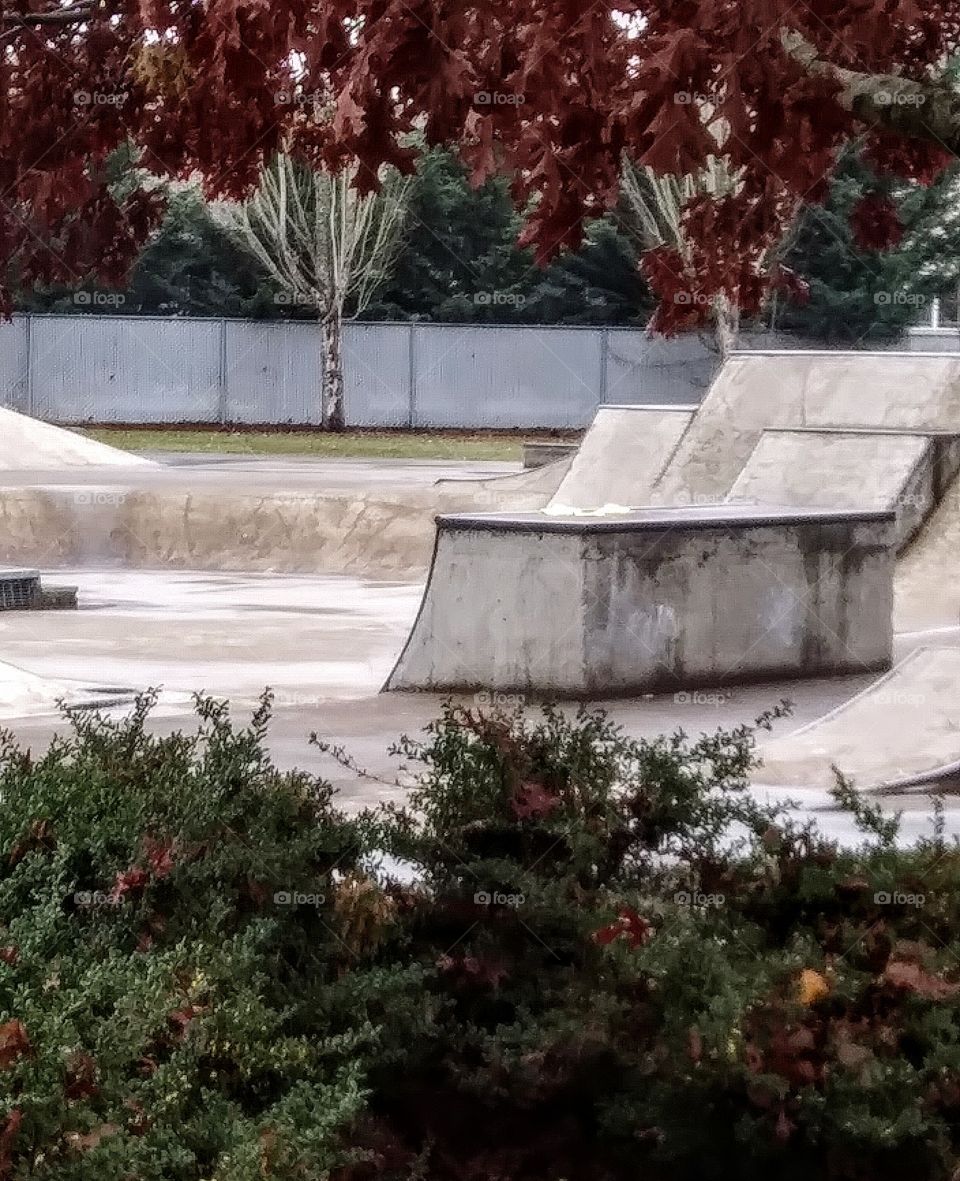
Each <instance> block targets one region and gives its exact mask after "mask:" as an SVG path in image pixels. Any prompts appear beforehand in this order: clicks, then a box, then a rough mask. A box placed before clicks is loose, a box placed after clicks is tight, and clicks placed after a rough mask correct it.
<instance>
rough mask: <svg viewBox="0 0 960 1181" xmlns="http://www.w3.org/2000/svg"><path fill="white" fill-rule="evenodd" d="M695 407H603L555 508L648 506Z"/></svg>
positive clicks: (554, 499) (560, 489)
mask: <svg viewBox="0 0 960 1181" xmlns="http://www.w3.org/2000/svg"><path fill="white" fill-rule="evenodd" d="M695 410H696V407H695V406H601V407H600V409H599V410H598V411H597V416H596V418H595V419H594V420H593V425H592V426H591V427H590V429H589V430H588V431H587V433H586V435H585V437H584V440H583V442H582V443H581V444H580V449H579V451H578V452H577V454H576V455H575V456H574V458H573V462H572V463H571V464H570V468H569V471H568V472H567V473H566V475H565V476H564V477H563V480H562V482H561V483H560V485H559V487H558V488H557V490H556V492H555V493H554V495H553V497H552V498H551V501H550V504H551V505H564V506H569V507H570V508H576V509H592V508H599V507H600V506H601V505H604V504H620V505H625V506H627V507H629V508H637V507H639V506H640V505H644V504H648V503H649V501H650V495H651V492H652V490H653V486H654V484H655V483H656V481H657V477H658V476H659V475H660V473H661V472H662V471H663V469H664V467H665V466H666V465H667V463H668V462H669V460H670V457H671V456H672V455H673V452H674V450H675V448H676V446H677V444H678V443H679V442H680V439H681V438H682V437H683V433H684V431H685V430H686V429H687V427H688V426H689V424H690V420H691V419H692V418H693V414H694V411H695Z"/></svg>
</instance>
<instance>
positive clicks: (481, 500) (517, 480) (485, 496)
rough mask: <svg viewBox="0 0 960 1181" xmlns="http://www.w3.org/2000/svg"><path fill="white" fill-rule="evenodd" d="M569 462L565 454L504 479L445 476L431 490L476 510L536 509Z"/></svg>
mask: <svg viewBox="0 0 960 1181" xmlns="http://www.w3.org/2000/svg"><path fill="white" fill-rule="evenodd" d="M573 459H574V457H573V456H572V455H567V456H565V457H564V458H563V459H555V460H553V462H552V463H545V464H543V465H542V466H541V467H535V468H529V469H527V470H524V471H522V472H509V473H508V474H507V475H505V476H489V477H488V478H486V479H484V480H470V479H464V480H458V479H455V478H452V477H445V478H444V479H441V480H437V482H436V485H435V487H436V488H437V489H438V491H440V492H449V493H453V494H455V495H457V496H463V497H465V498H466V497H469V498H470V500H471V501H472V503H473V504H475V505H476V507H477V508H480V509H482V508H489V509H490V510H491V511H496V510H497V509H515V510H517V511H521V510H524V509H531V510H535V509H540V508H543V507H544V506H545V505H547V504H548V503H549V501H550V498H551V497H552V496H553V495H554V494H555V493H556V491H557V489H558V488H559V487H560V484H561V482H562V481H563V478H564V476H565V475H566V474H567V472H568V471H569V470H570V465H571V464H572V463H573Z"/></svg>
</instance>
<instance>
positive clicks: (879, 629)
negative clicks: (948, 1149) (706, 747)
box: [0, 352, 960, 830]
mask: <svg viewBox="0 0 960 1181" xmlns="http://www.w3.org/2000/svg"><path fill="white" fill-rule="evenodd" d="M3 413H4V420H3V422H2V423H0V426H2V429H3V438H4V440H5V442H6V441H8V440H9V441H10V445H9V446H7V447H6V448H5V452H4V456H3V470H2V472H0V513H2V516H3V522H4V529H3V531H2V534H0V536H2V538H3V540H2V542H0V562H2V563H3V564H4V565H5V566H15V567H17V568H32V569H37V570H39V571H41V572H42V573H43V576H44V578H50V579H53V580H54V581H56V582H58V583H70V584H72V585H76V586H77V587H78V592H79V609H78V610H77V611H75V612H70V611H67V612H9V613H0V631H2V636H3V651H2V658H3V662H4V669H5V670H7V671H5V673H4V680H3V693H2V694H0V713H2V719H3V724H4V725H5V726H8V727H10V728H11V729H12V730H13V731H14V732H15V733H17V734H18V735H22V736H24V737H26V738H28V739H30V740H31V741H34V742H37V743H42V742H45V741H46V740H47V739H48V737H49V735H50V734H51V733H52V732H53V731H54V730H55V729H56V726H57V715H56V701H57V700H59V699H65V700H66V701H67V702H68V703H69V702H71V701H72V702H74V703H76V704H91V703H93V704H99V705H101V706H107V707H110V708H123V705H124V702H126V701H129V700H130V698H131V696H132V694H133V693H135V692H136V691H139V690H143V689H145V688H147V687H148V686H158V687H161V690H162V692H161V697H160V703H159V707H158V711H157V715H156V724H157V725H159V726H161V727H170V728H176V727H177V725H178V724H181V723H182V721H183V719H184V718H185V717H186V715H187V714H188V713H189V710H190V708H191V706H190V701H191V694H192V693H193V692H195V691H201V690H203V691H207V692H210V693H213V694H214V695H216V696H223V697H229V698H230V699H231V701H232V703H233V704H234V706H235V707H236V708H237V709H238V710H243V709H246V708H248V707H250V706H251V705H252V703H253V702H255V700H256V697H257V694H258V693H259V691H260V690H261V689H262V688H263V686H265V685H270V686H272V687H273V689H274V691H275V693H276V707H277V724H276V727H275V734H274V739H273V741H274V743H275V745H276V750H277V754H278V757H279V758H280V759H281V760H282V761H285V762H288V763H291V764H292V763H294V762H296V763H299V764H303V763H304V762H309V760H310V759H313V758H317V759H318V760H319V756H316V755H315V754H314V753H313V752H312V750H311V748H309V747H308V746H307V745H306V738H307V736H308V735H309V733H310V732H311V731H317V732H319V733H321V734H322V735H323V736H324V737H327V738H329V739H330V740H331V741H334V742H337V743H343V744H344V745H345V746H347V747H349V748H350V749H351V751H352V752H353V753H355V755H356V757H357V759H358V761H359V762H360V763H361V764H362V765H363V766H365V767H367V768H369V769H370V770H371V771H372V772H373V773H374V774H379V773H381V772H383V771H385V770H386V768H387V767H388V765H389V764H388V760H387V759H386V757H385V751H386V749H387V747H388V746H389V745H390V743H391V742H393V741H394V740H395V738H396V737H397V736H398V735H399V734H400V733H402V732H415V731H416V730H418V729H419V728H420V727H421V726H422V725H424V724H426V723H427V722H428V721H429V720H430V719H431V718H432V717H434V716H435V715H436V712H437V707H438V703H439V701H440V699H441V698H442V696H444V695H446V694H448V693H453V694H458V695H460V696H462V697H463V698H464V699H465V700H466V701H467V702H468V703H469V702H479V703H481V704H482V703H484V702H489V703H492V704H497V703H500V704H506V705H507V706H510V705H511V704H512V703H513V702H515V701H516V700H518V699H521V698H522V699H525V700H527V701H528V702H530V703H532V702H533V701H534V700H536V699H537V698H538V697H543V696H551V695H556V696H559V697H561V698H563V699H566V700H569V701H570V703H571V707H573V705H574V704H575V703H576V701H578V700H586V701H589V702H590V703H596V704H602V705H604V706H605V707H606V708H609V711H610V713H611V715H612V716H613V717H614V718H615V720H617V721H619V722H620V723H621V724H622V725H623V726H624V727H625V728H626V729H627V730H628V731H630V732H631V733H635V734H638V735H653V734H658V733H662V732H665V731H667V732H669V731H672V730H674V729H676V728H677V727H678V726H681V727H683V728H684V729H685V730H687V731H688V732H693V733H697V732H700V731H701V730H707V731H709V730H713V729H716V728H717V727H718V726H729V725H733V724H739V723H741V722H749V721H750V720H751V719H752V718H753V717H754V716H756V715H757V714H758V713H759V712H761V711H762V710H764V709H766V708H768V707H769V706H771V705H772V704H774V703H775V702H776V701H777V700H779V699H781V698H789V699H790V700H791V701H793V702H794V713H793V715H792V717H791V718H789V719H786V720H784V721H782V722H780V723H778V724H777V727H776V729H775V731H774V732H773V734H772V735H771V736H770V738H769V740H768V741H767V742H766V744H765V746H764V748H763V751H762V754H763V757H764V767H763V769H762V770H761V771H760V772H758V775H757V789H758V790H769V791H774V792H781V791H782V792H787V793H793V794H794V795H795V794H796V793H797V792H802V793H803V795H804V799H805V800H807V801H809V806H811V807H816V806H819V805H820V804H822V803H823V801H824V800H825V799H826V793H827V789H828V788H829V785H830V783H831V781H832V771H831V766H832V764H834V763H836V764H837V765H839V766H840V768H841V770H843V772H844V773H845V774H848V775H849V776H850V777H851V778H853V779H854V780H855V781H856V782H857V784H858V785H859V786H860V787H862V788H864V789H865V790H880V791H881V792H882V793H883V794H882V796H881V798H883V799H885V800H886V799H889V800H891V801H893V803H895V804H896V806H898V807H900V806H903V807H906V808H907V809H908V820H910V821H911V823H912V822H913V819H912V818H915V823H916V825H917V826H918V830H919V829H920V828H922V826H923V824H924V823H925V822H926V812H927V807H928V805H927V795H926V793H927V792H928V791H929V790H932V788H931V784H933V785H940V786H942V787H944V788H946V789H949V788H951V787H952V785H953V784H954V782H955V780H956V778H957V774H958V770H960V708H958V707H957V706H956V705H955V702H954V692H953V686H954V685H955V683H956V675H955V674H956V672H958V671H960V668H958V665H960V645H958V638H960V586H958V585H957V580H956V578H955V577H954V575H953V569H954V567H955V564H956V557H955V554H956V552H957V546H956V542H957V541H958V539H960V538H958V535H960V522H958V518H960V495H958V474H957V473H958V468H960V448H958V438H960V356H957V355H946V354H945V355H939V354H922V355H918V354H895V353H889V352H887V353H883V354H871V353H851V354H842V353H811V352H806V353H783V352H780V353H752V354H738V355H734V356H733V357H732V358H731V359H730V360H729V361H728V362H727V364H726V366H725V367H724V369H723V370H722V371H721V372H720V373H719V375H718V377H717V378H716V380H715V381H714V383H713V385H712V387H711V388H710V390H709V391H708V393H707V395H706V397H705V398H704V400H703V402H702V403H701V404H700V405H699V406H677V407H661V406H649V405H644V404H637V405H631V406H604V407H602V408H601V409H600V411H599V412H598V414H597V417H596V419H595V422H594V424H593V426H592V427H591V428H590V429H588V431H587V432H586V434H585V436H584V438H583V442H582V444H581V446H580V448H579V450H578V452H577V453H576V454H575V455H574V456H572V457H567V458H562V459H559V460H556V461H555V462H553V463H551V464H548V465H546V466H544V467H540V468H537V469H534V470H532V471H529V472H516V471H515V470H511V469H510V468H509V466H508V465H486V464H475V465H465V464H462V463H441V462H423V463H416V462H406V463H403V462H397V463H393V464H391V463H390V462H386V461H385V462H376V463H374V462H370V463H364V462H359V461H355V462H349V461H342V462H339V463H334V462H332V461H331V462H323V461H308V460H303V461H293V460H275V459H269V458H260V457H256V458H254V457H249V458H247V457H231V459H230V460H229V461H225V460H223V459H219V460H215V459H210V460H199V459H192V460H191V461H190V462H186V461H184V460H183V459H182V458H178V457H175V456H172V457H171V456H159V457H144V456H136V455H130V454H127V453H120V452H117V451H116V450H114V449H111V448H108V447H103V446H102V445H100V444H95V443H93V442H92V441H91V440H89V439H85V438H83V437H82V436H80V435H77V434H74V433H72V432H68V431H63V430H60V429H59V428H56V427H53V426H49V425H47V424H42V423H38V422H35V421H34V420H29V419H26V420H25V419H24V417H23V416H21V415H15V414H13V413H12V412H3ZM8 416H9V417H8ZM438 516H439V517H440V518H441V521H440V527H439V530H438V529H437V527H436V525H435V518H436V517H438ZM445 541H450V542H455V544H453V545H452V547H447V546H446V545H445V544H443V543H444V542H445ZM651 547H652V549H651ZM665 547H666V548H665ZM671 547H672V548H671ZM631 554H632V556H631ZM431 567H432V568H431ZM671 571H672V573H669V572H671ZM638 572H640V573H645V576H646V581H644V580H643V579H641V578H639V575H638ZM668 574H669V577H668ZM590 578H592V579H593V582H592V583H591V584H590V587H591V589H590V591H589V595H587V597H586V598H585V597H584V595H585V593H586V592H585V588H586V587H587V586H588V582H589V579H590ZM671 579H672V581H671ZM661 589H664V594H660V593H659V592H660V590H661ZM667 592H668V593H667ZM551 595H553V596H557V595H559V596H560V597H559V598H553V599H551V597H550V596H551ZM737 604H739V610H738V609H737ZM511 605H512V606H511ZM598 605H599V606H598ZM507 607H510V610H509V611H507V610H506V608H507ZM601 607H602V610H601ZM604 613H605V620H606V622H605V625H604V629H605V630H603V640H602V643H600V642H599V640H598V637H599V636H600V632H598V631H597V618H598V616H599V615H603V614H604ZM507 617H508V618H509V621H510V623H511V626H512V627H513V631H512V632H511V631H510V630H509V629H507V628H505V626H504V619H505V618H507ZM451 621H453V622H454V623H456V624H457V627H459V628H460V630H459V631H457V628H454V630H453V631H452V632H451V631H450V630H449V628H450V625H451ZM694 621H696V624H695V623H694ZM428 622H429V626H426V624H427V623H428ZM171 626H176V628H177V632H176V634H177V637H178V639H177V642H176V643H175V644H171V641H170V635H171V631H170V629H171ZM445 628H446V629H448V630H447V631H444V629H445ZM551 628H555V629H557V630H555V631H553V632H552V633H551V631H550V629H551ZM731 628H732V629H733V630H731ZM543 629H547V630H546V632H544V630H543ZM698 629H699V630H698ZM738 629H739V630H738ZM684 636H687V637H689V639H688V644H687V656H686V657H685V658H684V660H682V661H680V662H679V663H678V662H677V660H676V659H675V657H676V649H677V645H678V641H679V640H680V639H681V638H682V637H684ZM438 637H439V655H438V651H437V649H438ZM545 638H546V640H547V641H549V642H544V639H545ZM524 642H527V643H528V645H532V648H531V651H532V652H533V653H534V654H535V655H536V658H537V659H538V660H539V661H540V662H541V667H540V669H539V671H538V672H537V676H536V677H534V678H532V679H531V678H529V677H528V678H527V679H526V680H525V679H524V675H525V674H524V675H521V674H522V673H523V670H521V674H518V671H517V667H516V661H515V660H514V665H513V666H512V667H511V668H510V669H509V675H507V670H506V667H505V666H504V665H502V664H498V660H499V659H500V658H499V657H498V656H497V652H498V650H499V651H503V652H506V653H508V654H510V656H511V658H515V657H516V654H517V653H518V652H521V651H522V648H523V643H524ZM725 643H728V644H731V645H732V647H729V648H728V649H724V646H723V645H724V644H725ZM431 645H432V647H433V649H434V651H432V652H431V650H430V649H431ZM498 645H499V649H498ZM463 649H469V651H470V653H471V654H472V657H473V658H475V657H477V655H478V654H484V653H485V656H486V658H487V663H486V664H485V665H483V666H482V668H481V672H480V673H479V674H476V675H472V676H467V677H459V674H457V675H453V676H452V677H450V678H447V679H443V678H439V679H438V678H436V677H434V676H433V673H432V672H430V671H429V670H430V669H432V668H436V667H439V666H441V665H442V664H443V663H444V661H448V660H451V659H452V658H453V657H455V656H458V653H461V652H462V650H463ZM572 652H581V653H583V654H584V659H585V660H586V658H587V657H589V662H590V667H589V675H586V674H585V673H584V672H583V670H582V669H580V670H574V672H573V673H572V674H570V675H568V676H567V679H566V681H561V682H557V681H556V679H555V678H554V679H553V680H552V679H551V678H552V677H553V675H554V673H555V672H556V668H552V667H551V666H552V665H554V666H555V665H558V664H559V662H560V654H561V653H566V654H567V659H568V660H569V656H570V653H572ZM551 653H552V654H553V655H551ZM738 653H740V654H741V656H742V657H743V658H739V657H738ZM698 654H699V655H703V656H704V659H702V660H701V659H699V656H698ZM704 654H705V655H704ZM413 656H416V658H417V660H418V661H419V666H416V662H412V659H411V658H412V657H413ZM706 656H709V657H710V659H706ZM578 659H579V658H578ZM405 662H406V663H405ZM528 663H529V661H528ZM665 663H666V665H667V666H668V669H669V675H667V676H661V675H660V673H661V672H662V671H663V668H664V664H665ZM641 666H645V667H646V671H645V672H644V673H643V675H637V674H636V670H637V669H638V668H640V667H641ZM583 667H584V668H586V664H584V666H583ZM424 669H427V672H426V673H425V672H424ZM528 671H529V669H528ZM568 672H569V670H568ZM614 674H616V675H614ZM383 689H386V690H387V691H385V692H383V691H381V690H383ZM551 690H553V692H552V693H551ZM316 765H318V766H320V765H321V764H320V762H319V761H318V762H317V764H316ZM324 770H325V771H326V772H329V771H330V770H331V768H330V767H329V766H328V765H326V764H324ZM332 777H334V778H336V777H335V776H332ZM337 782H338V785H339V786H342V788H343V790H344V792H345V793H346V794H347V796H348V797H349V798H350V800H352V801H355V802H361V801H365V802H369V800H370V799H371V798H374V796H376V798H381V797H382V794H383V793H385V792H386V793H389V791H390V790H391V789H390V788H389V787H387V786H384V785H377V784H375V783H373V782H369V783H365V784H357V783H356V782H355V781H353V780H349V779H346V778H344V779H343V780H342V781H340V780H337ZM397 790H399V789H397ZM948 810H949V811H950V814H951V816H953V811H952V810H951V809H948ZM956 826H958V827H960V814H958V816H957V817H956Z"/></svg>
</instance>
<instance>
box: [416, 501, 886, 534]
mask: <svg viewBox="0 0 960 1181" xmlns="http://www.w3.org/2000/svg"><path fill="white" fill-rule="evenodd" d="M895 519H896V513H895V512H894V511H893V509H818V508H810V509H802V508H797V507H796V506H789V505H788V506H783V507H781V506H779V505H764V506H760V507H758V506H756V505H739V504H718V505H705V506H703V507H697V508H688V507H687V506H685V505H680V506H677V507H662V508H661V507H660V506H653V507H651V508H640V509H636V510H634V511H632V512H629V513H620V514H616V515H613V514H611V515H609V516H602V517H601V516H591V515H589V514H587V513H583V514H580V515H576V516H569V517H550V516H547V515H546V514H544V513H443V514H441V515H440V516H438V517H437V518H436V522H437V530H438V532H439V531H442V530H448V529H472V530H476V531H478V532H482V533H564V534H576V533H643V532H646V531H648V530H664V531H669V530H671V529H681V528H684V527H693V528H697V529H723V528H726V527H728V526H730V525H736V526H738V527H748V528H753V527H756V528H761V527H763V526H766V525H781V524H792V525H802V524H810V525H816V524H822V523H824V522H826V523H830V522H833V521H846V522H859V521H863V522H870V523H876V522H889V521H894V520H895Z"/></svg>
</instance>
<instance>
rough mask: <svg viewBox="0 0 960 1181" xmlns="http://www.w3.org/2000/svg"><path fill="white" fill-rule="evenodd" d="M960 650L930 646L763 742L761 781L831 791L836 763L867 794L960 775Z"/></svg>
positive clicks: (758, 775)
mask: <svg viewBox="0 0 960 1181" xmlns="http://www.w3.org/2000/svg"><path fill="white" fill-rule="evenodd" d="M958 681H960V648H947V647H942V648H938V647H924V648H918V649H916V650H915V651H914V652H911V653H910V655H909V656H907V657H905V658H904V659H903V660H901V661H900V663H899V664H897V665H896V666H895V667H894V668H892V669H891V670H890V672H888V673H886V675H884V676H882V677H880V678H879V680H877V681H875V682H874V683H873V684H872V685H869V686H868V687H867V688H866V689H864V690H863V691H862V692H861V693H858V694H857V695H856V696H854V697H851V698H850V700H849V701H847V702H845V703H844V704H843V705H841V706H838V707H837V708H836V709H834V710H831V711H830V712H829V713H827V714H824V716H823V717H822V718H818V719H817V720H816V721H815V722H811V723H809V724H808V725H806V726H802V727H801V728H800V729H799V730H795V731H794V732H793V733H792V734H788V735H786V736H784V737H783V738H775V739H772V740H770V741H769V742H766V743H763V744H761V746H760V747H759V749H758V752H757V753H758V756H759V757H760V758H761V759H762V760H763V762H762V765H761V766H760V768H759V769H758V770H757V771H756V772H755V774H754V776H753V778H754V782H755V784H756V785H758V786H769V787H797V788H803V787H811V788H820V789H829V788H830V787H831V786H832V785H833V784H834V783H835V782H836V777H835V774H834V771H833V768H834V767H836V768H837V769H838V770H839V771H840V772H841V773H842V774H843V775H844V776H845V777H846V778H848V779H850V780H851V781H852V782H853V783H854V785H855V786H856V787H858V788H860V789H861V790H864V791H906V790H909V789H911V788H923V787H929V786H933V785H936V784H941V785H944V786H945V785H947V784H948V783H951V782H952V781H956V780H957V779H958V777H960V698H958V696H957V692H956V686H957V683H958Z"/></svg>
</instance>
